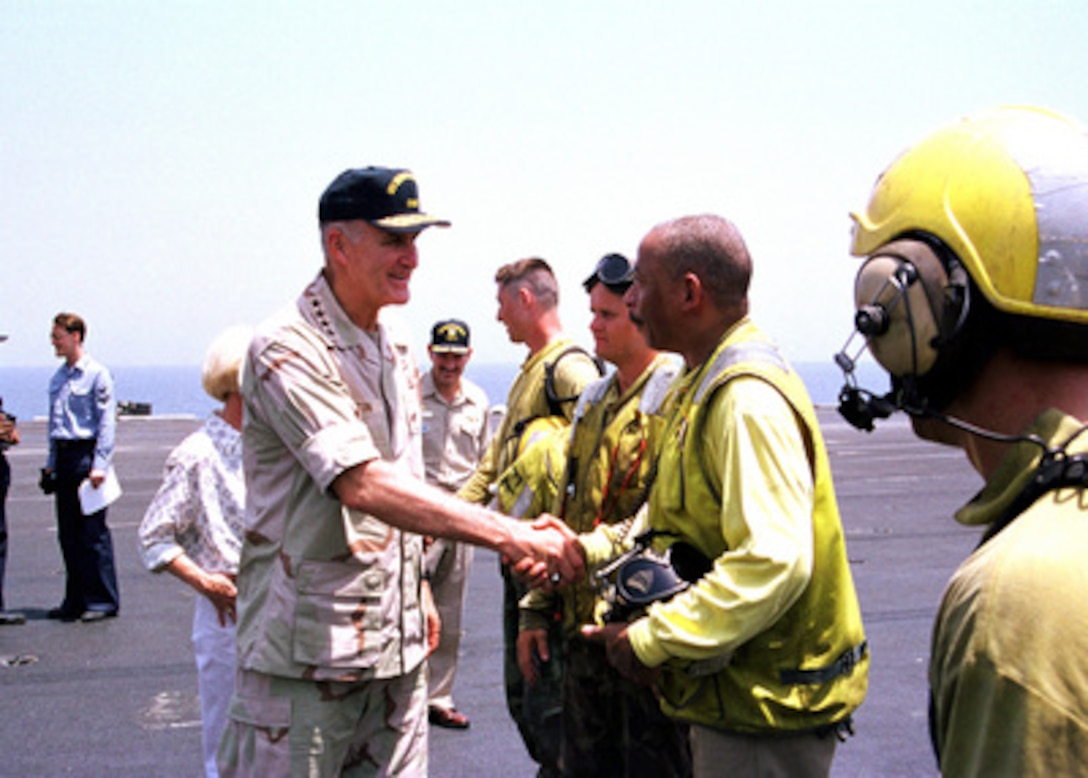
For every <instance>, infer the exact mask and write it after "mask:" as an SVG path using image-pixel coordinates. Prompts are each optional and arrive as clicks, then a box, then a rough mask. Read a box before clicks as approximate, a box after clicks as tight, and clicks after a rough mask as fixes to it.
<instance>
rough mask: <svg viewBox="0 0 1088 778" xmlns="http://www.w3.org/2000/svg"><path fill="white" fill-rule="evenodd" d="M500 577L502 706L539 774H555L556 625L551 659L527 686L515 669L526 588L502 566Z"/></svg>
mask: <svg viewBox="0 0 1088 778" xmlns="http://www.w3.org/2000/svg"><path fill="white" fill-rule="evenodd" d="M502 578H503V601H502V615H503V630H502V633H503V680H504V682H505V685H506V707H507V709H508V710H509V711H510V716H511V717H512V718H513V719H514V723H515V724H517V727H518V732H520V733H521V739H522V740H523V741H524V742H525V748H526V749H527V750H528V752H529V756H531V757H532V758H533V761H535V762H536V763H537V764H539V765H540V771H539V773H538V775H539V776H542V777H543V776H554V775H558V774H559V772H558V766H559V736H560V729H561V727H562V720H561V719H562V713H563V703H562V689H561V685H560V684H561V678H562V646H561V645H560V641H559V639H558V634H559V627H558V625H557V626H556V627H555V628H553V629H552V630H549V633H548V653H549V654H550V655H551V661H549V662H547V663H546V664H544V665H543V666H542V667H541V668H540V680H539V681H537V682H536V684H535V685H533V686H530V685H529V684H528V682H527V681H525V679H524V678H522V677H521V670H519V669H518V658H517V639H518V602H519V601H520V600H521V598H522V597H523V596H524V595H525V592H526V589H525V587H524V586H522V585H521V583H519V582H518V580H517V579H516V578H515V577H514V576H513V575H512V574H511V573H510V572H509V571H508V570H507V569H506V568H505V567H504V568H503V571H502Z"/></svg>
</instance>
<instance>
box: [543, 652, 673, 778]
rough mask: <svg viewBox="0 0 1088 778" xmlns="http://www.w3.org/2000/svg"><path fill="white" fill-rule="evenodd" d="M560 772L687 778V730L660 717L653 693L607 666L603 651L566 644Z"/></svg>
mask: <svg viewBox="0 0 1088 778" xmlns="http://www.w3.org/2000/svg"><path fill="white" fill-rule="evenodd" d="M564 662H565V664H564V666H563V670H564V674H563V744H562V756H561V757H560V771H561V773H562V774H563V775H564V776H570V777H571V778H580V777H581V776H585V778H608V777H610V776H614V777H615V778H634V776H646V777H647V778H670V777H676V778H686V777H687V776H690V775H691V751H690V748H689V746H688V736H687V727H686V726H685V725H683V724H680V723H678V722H675V721H673V720H672V719H670V718H668V717H667V716H666V715H665V714H664V713H662V712H661V708H660V707H659V706H658V704H657V699H656V698H655V697H654V695H653V692H652V691H651V690H650V689H649V688H648V687H645V686H638V685H637V684H634V683H631V682H630V681H628V680H626V679H625V678H623V677H622V676H620V675H619V673H617V672H616V671H615V670H613V669H612V668H611V666H609V664H608V660H607V659H606V658H605V650H604V647H603V646H600V645H597V644H595V643H587V642H586V641H584V640H581V639H580V638H577V637H573V638H570V639H569V640H568V641H566V651H565V656H564Z"/></svg>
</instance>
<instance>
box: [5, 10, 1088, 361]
mask: <svg viewBox="0 0 1088 778" xmlns="http://www.w3.org/2000/svg"><path fill="white" fill-rule="evenodd" d="M1086 33H1088V3H1085V2H1084V0H1067V1H1065V2H1048V0H1037V1H1036V2H1026V1H1025V0H1017V2H1002V1H1001V0H985V1H982V0H980V1H978V2H956V0H914V2H900V3H887V2H873V0H868V1H867V2H835V1H834V0H830V1H825V2H821V3H814V2H808V1H807V0H803V1H798V2H745V3H739V2H728V1H725V2H723V0H706V1H705V2H693V1H690V0H668V2H666V1H665V0H659V1H658V2H643V1H641V0H624V1H623V2H593V1H592V0H580V1H579V2H562V1H559V2H547V3H539V2H538V3H528V2H515V1H513V0H502V1H496V2H474V0H461V1H460V2H456V3H455V2H437V1H431V0H417V2H412V3H394V2H389V1H388V0H386V2H382V3H373V2H320V1H313V0H311V1H310V2H295V3H290V2H282V3H276V2H270V1H269V2H243V1H241V0H232V1H230V2H223V1H222V0H215V2H166V1H164V0H156V1H154V2H148V1H147V0H131V1H130V2H96V1H95V0H78V2H76V1H72V2H61V1H57V0H0V257H2V260H0V262H2V264H0V268H2V274H0V332H4V333H7V334H8V335H9V336H10V340H9V341H8V342H7V343H6V344H5V345H4V346H0V365H7V366H14V365H34V364H49V363H51V362H52V361H53V358H52V353H51V349H50V348H49V343H48V332H49V323H50V320H51V318H52V316H53V314H54V313H56V312H57V311H60V310H74V311H77V312H79V313H82V314H83V315H84V316H85V317H86V318H87V320H88V323H89V328H90V332H89V338H88V348H89V350H90V351H91V352H92V353H94V354H95V355H96V356H97V357H99V358H100V359H102V360H103V361H105V362H107V363H113V364H194V363H196V362H198V361H199V359H200V357H201V355H202V354H203V351H204V348H205V346H206V345H207V343H208V342H209V341H210V339H211V337H212V336H213V335H214V334H215V333H216V332H217V331H219V330H220V329H222V328H223V327H225V326H227V325H230V324H233V323H236V322H252V321H256V320H258V319H260V318H263V317H264V316H266V315H268V314H269V313H271V312H272V311H273V310H274V309H276V308H277V307H279V306H280V305H282V304H285V303H287V302H288V301H290V300H293V299H294V297H295V296H296V295H297V293H298V292H299V290H300V289H301V287H302V286H303V285H304V284H305V283H306V282H307V281H308V280H309V279H310V278H311V277H312V276H313V275H314V274H315V273H316V272H317V270H318V268H319V266H320V253H319V245H318V239H317V229H316V202H317V198H318V195H319V194H320V192H321V191H322V190H323V189H324V187H325V185H326V184H327V183H328V182H329V181H330V180H331V179H332V178H333V177H334V176H335V175H336V174H338V173H339V172H340V171H341V170H343V169H344V168H347V167H355V166H361V165H367V164H384V165H390V166H406V167H410V168H412V169H413V170H414V171H415V173H416V174H417V178H418V179H419V181H420V187H421V195H422V201H423V207H424V209H425V210H427V211H429V212H432V213H435V214H438V215H441V216H443V217H446V218H449V219H451V220H452V221H453V222H454V226H453V228H452V229H449V230H429V231H428V232H426V233H424V235H423V236H422V237H421V239H420V244H419V245H420V248H421V266H420V268H419V270H418V271H417V274H416V276H415V278H414V279H413V300H412V302H411V303H410V304H409V305H408V306H407V307H406V308H404V309H402V310H401V311H400V313H401V314H402V315H403V316H406V317H407V319H408V321H409V322H410V323H411V324H412V326H413V327H414V328H415V331H416V332H417V344H418V345H419V346H420V347H422V345H423V344H424V343H425V339H426V335H427V332H428V330H429V327H430V325H431V323H432V322H433V321H434V320H435V319H436V318H438V317H444V316H449V315H456V316H460V317H462V318H465V319H467V320H468V321H469V323H470V324H472V325H473V328H474V335H475V337H476V348H477V359H479V360H481V361H489V362H498V361H517V360H520V359H521V357H522V355H523V353H524V352H523V348H522V347H520V346H518V347H515V346H513V345H511V344H509V343H507V342H506V339H505V332H504V330H503V329H502V327H501V325H499V324H498V323H497V322H496V321H495V318H494V315H495V303H494V294H495V289H494V284H493V282H492V277H493V274H494V271H495V269H496V268H497V267H498V266H499V265H500V264H502V263H504V262H507V261H510V260H513V259H517V258H519V257H523V256H528V255H534V254H535V255H540V256H543V257H545V258H546V259H548V260H549V261H550V262H551V263H552V264H553V266H554V267H555V268H556V270H557V272H558V274H559V275H560V280H561V283H562V286H563V298H562V309H563V316H564V320H565V323H566V325H567V328H568V330H569V331H570V332H571V333H572V334H574V335H576V336H577V337H578V338H579V339H581V340H582V341H583V342H584V343H587V344H588V343H590V339H589V337H588V333H587V331H586V325H587V322H588V314H587V312H586V298H585V295H584V294H583V293H582V290H581V288H580V286H579V282H580V281H581V279H582V278H584V276H585V275H586V274H587V273H588V272H589V270H590V269H591V268H592V266H593V264H594V262H595V260H596V259H597V258H598V257H599V256H600V255H601V254H603V253H605V252H607V251H613V250H618V251H623V252H625V253H629V254H633V252H634V250H635V248H636V246H637V244H638V241H639V239H640V238H641V237H642V235H643V234H645V232H646V231H647V230H648V229H649V228H650V227H651V226H653V225H654V224H655V223H657V222H660V221H663V220H665V219H668V218H672V217H675V216H680V215H684V214H687V213H699V212H718V213H721V214H724V215H726V216H728V217H730V218H732V219H733V220H734V221H735V222H736V223H737V224H738V225H739V226H740V228H741V230H742V231H743V232H744V234H745V235H746V237H747V239H748V242H749V246H750V248H751V250H752V252H753V255H754V257H755V263H756V272H755V278H754V282H753V312H754V315H755V317H756V318H757V320H758V321H760V323H761V324H762V325H763V326H764V327H765V328H766V329H768V330H769V331H770V332H771V333H772V334H773V335H774V336H775V337H776V338H777V339H778V341H779V343H780V344H781V345H782V346H783V348H784V349H785V351H786V353H787V355H788V356H790V357H791V358H792V359H794V360H797V361H802V360H805V361H812V360H823V359H826V358H828V356H829V355H830V354H831V353H832V352H833V351H835V350H836V349H838V348H839V346H840V345H841V344H842V342H843V340H844V339H845V337H846V335H847V333H848V331H849V327H850V320H851V313H852V311H851V288H852V281H853V275H854V272H855V270H856V266H857V263H856V261H855V260H853V259H851V258H850V257H849V256H848V254H847V246H848V239H849V229H850V222H849V219H848V216H847V214H848V212H849V211H850V210H851V209H856V208H859V207H861V206H862V205H864V203H865V201H866V198H867V196H868V193H869V190H870V188H871V186H872V183H873V181H874V180H875V178H876V176H877V174H878V173H879V172H880V171H881V170H882V169H883V168H884V167H885V166H886V165H887V164H888V163H889V162H890V161H891V160H892V158H893V157H894V156H895V155H896V154H897V153H898V152H899V151H900V150H902V148H903V147H904V146H906V145H907V144H909V143H910V142H912V141H914V140H917V139H918V138H920V137H921V136H922V135H923V134H925V133H926V132H928V131H930V130H931V129H934V128H936V127H938V126H940V125H942V124H945V123H947V122H948V121H951V120H953V119H955V118H957V117H958V116H960V115H962V114H965V113H969V112H972V111H975V110H977V109H981V108H987V107H990V106H993V105H997V104H1006V103H1033V104H1039V105H1043V106H1046V107H1049V108H1053V109H1056V110H1059V111H1063V112H1065V113H1068V114H1070V115H1072V116H1074V117H1076V118H1078V119H1081V120H1082V121H1088V88H1086V86H1085V84H1086V83H1088V79H1086V70H1088V47H1086V46H1085V44H1084V39H1085V34H1086Z"/></svg>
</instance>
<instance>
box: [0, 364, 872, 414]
mask: <svg viewBox="0 0 1088 778" xmlns="http://www.w3.org/2000/svg"><path fill="white" fill-rule="evenodd" d="M793 366H794V369H796V370H797V372H798V374H799V375H800V376H801V379H802V380H803V381H804V382H805V386H806V387H807V388H808V391H809V394H810V396H811V397H812V401H813V403H815V404H816V405H834V404H836V402H837V398H838V395H839V390H840V389H841V388H842V385H843V377H842V371H841V370H839V368H838V367H837V366H836V365H835V364H834V363H833V362H832V361H831V360H830V359H828V360H827V361H826V362H795V363H794V365H793ZM428 367H429V365H422V366H421V368H420V369H421V370H425V369H427V368H428ZM518 367H519V365H518V364H517V363H486V362H481V363H479V364H477V363H471V362H470V363H469V366H468V368H467V369H466V371H465V375H466V377H467V378H468V379H469V380H471V381H474V382H475V383H477V384H479V386H480V387H481V388H482V389H483V390H484V391H485V392H486V393H487V396H488V398H489V399H490V400H491V403H492V404H494V405H498V404H500V403H503V402H505V401H506V393H507V390H508V389H509V387H510V384H511V382H512V381H513V380H514V377H515V376H516V375H517V371H518ZM55 371H56V367H55V366H34V367H0V398H3V408H4V410H5V412H7V413H9V414H12V415H14V416H16V417H18V418H20V419H24V420H31V419H35V418H42V417H44V416H45V415H46V413H47V412H48V405H49V401H48V392H49V378H50V376H52V375H53V373H54V372H55ZM110 372H111V373H112V374H113V379H114V383H115V385H116V393H117V400H118V401H119V402H120V401H126V402H140V403H149V404H150V405H151V412H152V415H154V416H165V415H169V416H177V415H183V416H196V417H198V418H199V417H203V416H206V415H208V414H209V413H211V412H212V411H213V410H215V409H216V408H217V407H218V406H219V403H218V402H216V401H215V400H213V399H212V398H211V397H209V396H208V395H206V394H205V393H204V390H203V388H201V385H200V366H199V365H158V366H128V365H121V366H117V367H111V368H110ZM858 373H859V380H860V381H861V384H862V385H863V386H866V387H871V388H873V389H874V390H878V391H884V390H885V389H886V388H887V386H888V382H887V378H886V376H885V375H884V374H883V371H882V370H880V368H879V367H877V366H876V365H875V364H873V363H872V362H871V361H870V362H863V363H862V364H860V365H859V366H858Z"/></svg>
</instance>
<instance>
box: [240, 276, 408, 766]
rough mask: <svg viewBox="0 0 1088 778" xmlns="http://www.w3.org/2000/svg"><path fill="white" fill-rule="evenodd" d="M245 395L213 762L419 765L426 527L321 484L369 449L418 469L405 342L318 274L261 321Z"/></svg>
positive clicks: (370, 454)
mask: <svg viewBox="0 0 1088 778" xmlns="http://www.w3.org/2000/svg"><path fill="white" fill-rule="evenodd" d="M242 395H243V398H244V400H245V426H244V429H243V459H244V467H245V473H246V487H247V495H248V504H247V513H246V526H245V541H244V545H243V548H242V554H241V563H240V567H239V573H238V614H239V617H238V661H239V665H240V675H239V683H238V687H237V690H236V692H235V698H234V700H233V702H232V709H231V722H230V723H229V725H228V730H227V733H226V735H225V739H224V743H223V746H222V748H221V749H220V754H219V762H220V766H221V769H222V770H223V772H224V774H226V775H261V776H268V775H280V774H284V775H285V774H288V773H290V774H303V773H306V772H307V771H311V770H316V771H317V773H319V774H324V775H328V774H335V773H337V772H339V771H341V770H343V771H344V772H345V774H347V773H348V772H350V771H351V770H350V769H349V768H351V769H358V770H359V771H360V772H359V774H370V773H372V772H380V771H381V770H385V769H389V770H396V769H407V770H408V772H410V773H413V774H425V773H426V739H425V733H426V715H425V713H426V707H425V700H426V674H425V671H424V669H423V659H424V655H425V625H424V616H423V613H422V609H421V605H420V580H421V559H422V551H423V544H422V539H421V538H420V537H419V536H417V535H413V534H411V533H405V532H401V531H400V530H398V529H396V528H394V527H391V526H389V525H388V524H386V523H384V522H382V521H381V520H380V519H378V518H376V517H374V516H369V515H367V514H364V513H361V512H358V511H353V510H348V509H346V508H345V507H344V506H343V505H342V504H341V503H340V502H339V501H338V500H337V499H335V496H334V495H333V494H331V492H330V487H331V485H332V483H333V482H334V481H335V480H336V478H337V477H338V476H339V475H341V474H342V473H344V472H345V471H347V470H349V469H351V468H353V467H355V466H356V465H360V464H363V463H365V462H368V461H372V460H375V459H382V460H385V461H387V462H390V463H392V464H394V465H395V466H396V467H398V468H401V469H403V471H404V472H405V473H407V474H410V475H413V476H416V477H422V475H423V460H422V448H421V445H420V428H421V411H420V404H419V377H418V370H417V368H416V363H415V361H414V359H413V357H412V354H411V352H410V349H409V346H408V341H407V339H405V338H404V337H402V336H401V335H400V334H398V332H397V331H396V329H395V328H393V327H391V326H389V325H388V324H387V323H386V322H384V320H380V322H379V325H378V327H377V330H376V332H374V333H368V332H364V331H363V330H361V329H359V328H358V327H356V326H355V325H354V324H353V323H352V322H351V321H350V319H348V317H347V315H346V314H345V313H344V311H343V310H342V309H341V308H340V306H339V304H338V303H337V301H336V299H335V297H334V296H333V294H332V291H331V289H330V288H329V286H328V284H327V283H326V281H325V279H324V277H323V276H321V275H319V276H318V278H317V279H316V280H315V281H314V282H313V283H311V284H310V285H309V286H308V287H307V288H306V290H305V291H304V292H303V294H302V295H301V297H300V298H299V299H298V301H297V303H296V305H294V306H292V307H290V308H289V309H287V310H285V311H283V312H281V313H280V314H279V315H277V316H276V317H274V318H273V319H272V320H270V321H269V322H266V323H265V324H263V325H262V326H261V327H259V328H258V331H257V334H256V336H255V338H254V341H253V343H252V345H251V347H250V351H249V354H248V358H247V361H246V365H245V369H244V373H243V378H242ZM394 703H395V704H394ZM272 765H275V766H276V767H275V769H273V768H272V767H271V766H272ZM417 771H418V772H417Z"/></svg>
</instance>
